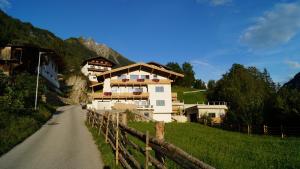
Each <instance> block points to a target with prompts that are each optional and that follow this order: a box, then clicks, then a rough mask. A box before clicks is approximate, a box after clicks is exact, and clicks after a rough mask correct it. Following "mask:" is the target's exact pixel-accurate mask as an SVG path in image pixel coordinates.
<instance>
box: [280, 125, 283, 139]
mask: <svg viewBox="0 0 300 169" xmlns="http://www.w3.org/2000/svg"><path fill="white" fill-rule="evenodd" d="M280 131H281V138H282V139H283V138H284V133H283V125H281V126H280Z"/></svg>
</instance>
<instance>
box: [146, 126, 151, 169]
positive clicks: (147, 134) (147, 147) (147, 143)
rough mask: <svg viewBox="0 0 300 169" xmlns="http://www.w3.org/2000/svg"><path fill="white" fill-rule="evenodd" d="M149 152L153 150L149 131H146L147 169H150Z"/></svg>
mask: <svg viewBox="0 0 300 169" xmlns="http://www.w3.org/2000/svg"><path fill="white" fill-rule="evenodd" d="M149 150H151V148H150V147H149V131H146V147H145V169H148V163H149Z"/></svg>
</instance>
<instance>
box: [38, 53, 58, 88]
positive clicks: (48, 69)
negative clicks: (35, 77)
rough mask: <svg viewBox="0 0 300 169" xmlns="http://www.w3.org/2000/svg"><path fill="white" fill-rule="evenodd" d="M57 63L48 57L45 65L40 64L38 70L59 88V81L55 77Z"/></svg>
mask: <svg viewBox="0 0 300 169" xmlns="http://www.w3.org/2000/svg"><path fill="white" fill-rule="evenodd" d="M57 70H58V68H57V65H56V63H55V62H54V61H53V60H52V59H51V58H49V60H48V64H47V65H41V68H40V71H41V75H42V76H43V77H44V78H46V79H47V80H48V81H49V82H50V83H51V84H53V85H54V86H55V87H57V88H59V87H60V85H59V82H58V78H57V73H58V72H57Z"/></svg>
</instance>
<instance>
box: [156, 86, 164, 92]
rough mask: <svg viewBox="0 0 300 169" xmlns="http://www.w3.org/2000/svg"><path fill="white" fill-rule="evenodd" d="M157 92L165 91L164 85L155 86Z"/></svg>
mask: <svg viewBox="0 0 300 169" xmlns="http://www.w3.org/2000/svg"><path fill="white" fill-rule="evenodd" d="M155 92H164V87H163V86H156V87H155Z"/></svg>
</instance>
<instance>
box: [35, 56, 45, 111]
mask: <svg viewBox="0 0 300 169" xmlns="http://www.w3.org/2000/svg"><path fill="white" fill-rule="evenodd" d="M43 53H45V52H39V62H38V67H37V75H36V89H35V102H34V110H36V108H37V97H38V89H39V76H40V65H41V56H42V54H43Z"/></svg>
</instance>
